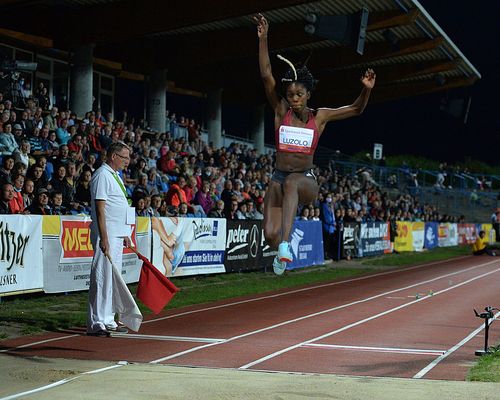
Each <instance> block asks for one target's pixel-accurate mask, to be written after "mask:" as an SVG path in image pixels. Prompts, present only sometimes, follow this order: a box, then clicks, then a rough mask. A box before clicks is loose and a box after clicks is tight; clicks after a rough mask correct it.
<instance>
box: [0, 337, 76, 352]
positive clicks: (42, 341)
mask: <svg viewBox="0 0 500 400" xmlns="http://www.w3.org/2000/svg"><path fill="white" fill-rule="evenodd" d="M75 336H81V335H80V334H78V333H77V334H76V335H69V336H61V337H56V338H52V339H46V340H40V341H39V342H33V343H27V344H23V345H22V346H16V347H11V348H10V349H3V350H0V353H6V352H8V351H15V350H17V349H25V348H26V347H32V346H36V345H37V344H44V343H49V342H55V341H57V340H64V339H69V338H72V337H75Z"/></svg>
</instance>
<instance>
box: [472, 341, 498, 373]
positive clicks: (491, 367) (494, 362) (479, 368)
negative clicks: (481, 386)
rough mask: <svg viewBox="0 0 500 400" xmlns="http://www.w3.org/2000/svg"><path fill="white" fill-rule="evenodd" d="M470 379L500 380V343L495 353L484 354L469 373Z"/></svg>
mask: <svg viewBox="0 0 500 400" xmlns="http://www.w3.org/2000/svg"><path fill="white" fill-rule="evenodd" d="M467 380H468V381H478V382H500V345H499V346H497V347H496V349H494V351H493V353H491V354H488V355H484V356H482V357H481V358H480V359H479V360H478V362H477V363H476V365H474V366H473V367H472V368H471V369H470V371H469V374H468V375H467Z"/></svg>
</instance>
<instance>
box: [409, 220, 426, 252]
mask: <svg viewBox="0 0 500 400" xmlns="http://www.w3.org/2000/svg"><path fill="white" fill-rule="evenodd" d="M411 234H412V238H413V251H422V250H423V249H424V236H425V222H413V223H412V225H411Z"/></svg>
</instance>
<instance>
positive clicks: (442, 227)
mask: <svg viewBox="0 0 500 400" xmlns="http://www.w3.org/2000/svg"><path fill="white" fill-rule="evenodd" d="M438 246H439V247H449V246H451V244H450V224H446V223H440V224H438Z"/></svg>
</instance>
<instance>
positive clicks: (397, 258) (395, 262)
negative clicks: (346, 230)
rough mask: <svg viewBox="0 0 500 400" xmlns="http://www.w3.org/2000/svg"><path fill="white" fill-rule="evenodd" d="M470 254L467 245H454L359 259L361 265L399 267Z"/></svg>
mask: <svg viewBox="0 0 500 400" xmlns="http://www.w3.org/2000/svg"><path fill="white" fill-rule="evenodd" d="M465 255H471V250H470V247H469V246H456V247H436V248H434V249H432V250H424V251H422V252H416V253H413V252H404V253H391V254H384V255H382V256H379V257H370V258H367V259H362V260H361V265H364V266H377V265H385V266H392V267H399V266H404V265H410V264H423V263H427V262H431V261H440V260H447V259H449V258H452V257H459V256H465Z"/></svg>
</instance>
